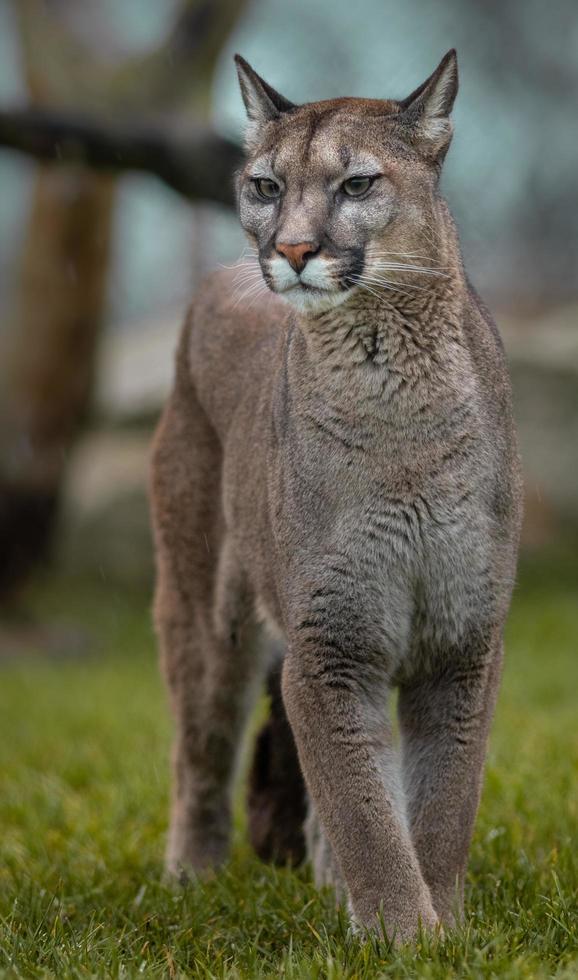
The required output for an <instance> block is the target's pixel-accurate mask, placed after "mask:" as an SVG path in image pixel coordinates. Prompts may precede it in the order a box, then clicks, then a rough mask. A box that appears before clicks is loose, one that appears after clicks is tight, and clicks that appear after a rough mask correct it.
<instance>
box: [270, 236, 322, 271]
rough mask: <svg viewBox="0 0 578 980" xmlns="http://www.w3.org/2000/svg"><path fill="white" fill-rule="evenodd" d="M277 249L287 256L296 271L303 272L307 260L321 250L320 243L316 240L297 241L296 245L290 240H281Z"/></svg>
mask: <svg viewBox="0 0 578 980" xmlns="http://www.w3.org/2000/svg"><path fill="white" fill-rule="evenodd" d="M275 249H276V251H277V252H279V253H280V255H284V256H285V258H286V259H287V261H288V263H289V265H290V266H291V268H292V269H295V272H302V270H303V269H304V268H305V265H306V263H307V260H308V259H310V258H311V257H312V256H313V255H315V254H316V252H318V251H319V245H317V244H316V243H315V242H297V244H295V245H293V244H290V243H289V242H279V243H278V244H277V245H276V246H275Z"/></svg>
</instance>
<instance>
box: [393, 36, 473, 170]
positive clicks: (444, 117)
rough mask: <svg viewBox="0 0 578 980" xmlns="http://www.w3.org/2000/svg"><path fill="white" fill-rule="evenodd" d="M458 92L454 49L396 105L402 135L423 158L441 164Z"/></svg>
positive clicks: (445, 151)
mask: <svg viewBox="0 0 578 980" xmlns="http://www.w3.org/2000/svg"><path fill="white" fill-rule="evenodd" d="M457 93H458V59H457V55H456V52H455V50H454V49H453V48H452V49H451V51H448V53H447V54H446V55H445V56H444V57H443V58H442V60H441V61H440V63H439V65H438V67H437V68H436V70H435V71H434V73H433V75H430V77H429V78H427V79H426V80H425V82H423V84H422V85H420V86H419V88H416V90H415V92H412V93H411V95H409V96H408V97H407V99H404V100H403V102H400V104H399V105H400V111H399V116H398V120H399V122H400V124H401V125H402V126H403V133H404V135H405V137H406V139H408V140H409V141H410V142H411V143H412V144H413V145H414V146H415V147H416V149H418V150H419V152H420V153H421V154H422V155H423V156H425V157H426V159H428V160H431V161H432V162H434V163H436V164H438V165H441V163H442V161H443V159H444V157H445V155H446V153H447V150H448V147H449V145H450V140H451V138H452V131H453V127H452V124H451V121H450V118H449V115H450V112H451V111H452V106H453V104H454V100H455V97H456V95H457Z"/></svg>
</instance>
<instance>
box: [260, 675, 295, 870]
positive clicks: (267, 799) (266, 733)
mask: <svg viewBox="0 0 578 980" xmlns="http://www.w3.org/2000/svg"><path fill="white" fill-rule="evenodd" d="M281 669H282V661H281V657H280V656H279V657H277V658H276V659H275V662H274V663H273V665H272V666H271V668H270V669H269V672H268V675H267V693H268V695H269V698H270V703H271V706H270V714H269V718H268V719H267V721H266V722H265V724H264V725H263V727H262V728H261V730H260V731H259V733H258V735H257V739H256V742H255V753H254V757H253V764H252V767H251V771H250V775H249V795H248V809H249V836H250V839H251V843H252V845H253V847H254V849H255V851H256V852H257V854H258V855H259V857H260V858H261V859H262V860H263V861H274V862H276V863H277V864H293V865H295V864H300V863H301V862H302V861H303V859H304V857H305V835H304V822H305V817H306V812H307V800H306V792H305V783H304V780H303V776H302V774H301V767H300V765H299V759H298V756H297V748H296V746H295V739H294V738H293V732H292V731H291V727H290V725H289V721H288V720H287V715H286V713H285V707H284V705H283V699H282V696H281Z"/></svg>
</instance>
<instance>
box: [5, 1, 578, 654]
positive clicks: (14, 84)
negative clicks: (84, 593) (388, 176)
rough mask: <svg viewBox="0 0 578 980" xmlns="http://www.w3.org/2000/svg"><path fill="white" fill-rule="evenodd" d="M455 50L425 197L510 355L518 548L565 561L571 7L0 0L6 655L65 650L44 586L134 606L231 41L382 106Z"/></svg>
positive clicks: (572, 478) (228, 220) (225, 182)
mask: <svg viewBox="0 0 578 980" xmlns="http://www.w3.org/2000/svg"><path fill="white" fill-rule="evenodd" d="M452 46H455V47H456V48H457V50H458V57H459V63H460V94H459V97H458V101H457V106H456V109H455V113H454V119H455V137H454V141H453V145H452V148H451V150H450V153H449V156H448V158H447V161H446V165H445V172H444V175H443V185H444V192H445V194H446V196H447V197H448V199H449V202H450V205H451V207H452V210H453V212H454V214H455V216H456V218H457V221H458V226H459V228H460V231H461V237H462V244H463V248H464V251H465V255H466V263H467V266H468V269H469V272H470V275H471V278H472V280H473V282H474V284H475V285H476V287H477V288H478V289H479V291H480V292H481V294H482V296H483V297H484V299H485V300H486V302H487V303H488V305H489V306H490V307H491V308H492V310H493V311H494V313H495V315H496V318H497V320H498V323H499V326H500V329H501V331H502V334H503V336H504V339H505V343H506V347H507V350H508V354H509V358H510V363H511V370H512V376H513V383H514V393H515V406H516V414H517V419H518V424H519V430H520V437H521V444H522V453H523V460H524V469H525V476H526V522H525V527H524V541H523V547H524V554H525V555H529V556H531V557H532V558H533V560H536V561H538V562H539V561H540V556H541V555H543V554H551V553H552V552H555V551H556V550H557V549H558V550H563V551H564V552H565V553H566V554H569V555H571V556H573V554H574V550H573V549H574V547H575V543H576V542H577V541H578V493H577V482H578V322H577V321H578V179H577V174H578V138H577V135H578V134H577V117H576V105H577V96H578V7H577V6H576V3H575V0H559V2H558V3H557V4H556V16H555V17H553V16H552V12H551V11H550V9H549V8H548V5H545V4H543V3H541V2H539V0H484V2H483V3H482V2H480V0H439V2H436V3H429V2H424V0H403V2H401V0H362V2H359V3H356V4H352V3H351V2H350V0H318V2H316V3H311V2H310V0H291V3H287V2H286V0H247V2H244V0H164V2H163V3H158V2H157V0H123V3H122V4H120V3H115V2H113V0H100V2H97V3H95V2H94V0H13V2H10V0H0V609H1V610H2V612H1V617H0V618H1V621H2V623H3V626H2V631H1V632H0V640H1V641H2V645H3V648H4V652H8V653H11V652H14V651H16V650H20V649H28V647H30V645H33V646H37V647H38V646H40V647H42V646H43V645H44V646H45V647H46V649H47V650H51V649H52V650H53V652H55V653H58V654H60V653H63V652H66V650H67V649H68V648H70V650H71V651H72V652H75V651H76V650H77V649H80V648H82V647H83V643H84V640H82V639H80V640H79V638H78V636H77V634H76V633H75V631H74V629H72V630H71V629H68V632H66V631H64V632H63V631H62V630H61V631H60V633H58V634H57V636H56V638H55V636H54V635H53V634H49V633H42V623H38V622H34V621H33V620H31V618H30V611H29V610H30V608H31V605H32V606H33V605H34V603H32V604H31V603H30V602H29V595H30V594H31V593H30V590H31V589H32V591H33V590H34V588H35V585H34V583H36V582H38V581H41V582H43V583H44V586H43V587H46V583H47V582H48V583H49V587H51V585H50V583H57V584H58V583H60V586H59V587H60V588H64V587H65V588H66V590H68V592H69V595H70V596H72V595H73V593H74V589H75V588H80V587H81V586H80V583H84V584H85V585H86V583H90V582H91V581H97V580H98V583H99V585H98V588H99V592H98V595H99V597H100V601H102V597H103V596H108V597H109V600H110V602H113V601H117V599H118V596H119V595H122V594H124V593H123V590H139V591H140V592H141V594H143V595H144V596H145V597H148V596H149V595H150V590H151V583H152V575H153V570H152V550H151V543H150V535H149V524H148V515H147V505H146V471H147V456H148V447H149V443H150V436H151V431H152V428H153V426H154V423H155V421H156V419H157V417H158V414H159V410H160V407H161V405H162V402H163V399H164V397H165V396H166V393H167V391H168V388H169V385H170V380H171V374H172V356H173V350H174V346H175V341H176V336H177V332H178V330H179V326H180V323H181V320H182V316H183V312H184V310H185V307H186V305H187V302H188V300H189V297H190V295H191V292H192V290H193V289H194V287H195V284H196V283H197V281H198V280H199V277H201V276H202V275H203V274H204V273H206V272H207V271H208V270H210V269H212V268H214V267H215V266H216V265H217V264H218V263H229V262H234V261H235V260H236V259H237V258H238V257H239V255H240V253H241V250H242V247H243V240H242V236H241V233H240V229H239V227H238V224H237V220H236V218H235V214H234V211H233V209H232V203H233V201H232V183H231V177H230V175H231V173H232V171H233V170H234V168H235V166H236V165H237V163H238V161H239V159H240V150H239V140H240V134H241V130H242V125H243V116H244V113H243V108H242V103H241V99H240V96H239V92H238V87H237V82H236V76H235V71H234V66H233V61H232V55H233V53H234V52H235V51H240V52H241V53H242V54H243V55H244V56H245V57H246V58H247V59H248V60H249V61H250V62H251V63H252V64H253V65H254V67H255V68H256V69H257V70H258V71H259V72H260V73H261V74H263V75H264V77H265V78H266V79H267V80H268V81H269V82H271V84H273V85H274V86H275V87H276V88H278V89H279V90H280V91H281V92H282V93H283V94H285V95H286V96H287V97H288V98H290V99H291V100H293V101H305V100H309V99H320V98H329V97H332V96H337V95H363V96H375V97H381V96H383V97H400V98H401V97H404V96H405V95H407V94H409V92H410V91H411V90H412V89H413V88H415V87H416V86H417V85H418V84H419V83H420V82H421V81H422V80H423V79H424V78H425V77H426V76H427V75H428V74H429V73H430V72H431V71H432V70H433V69H434V67H435V66H436V65H437V63H438V62H439V60H440V58H441V57H442V55H443V54H444V53H445V52H446V51H447V50H448V48H450V47H452ZM544 567H546V566H544ZM548 567H550V566H548ZM62 583H65V586H64V585H62ZM54 587H55V588H56V585H55V586H54ZM113 597H114V598H113ZM80 618H81V619H82V617H80ZM69 625H70V624H69ZM39 631H40V632H39ZM79 645H80V646H79Z"/></svg>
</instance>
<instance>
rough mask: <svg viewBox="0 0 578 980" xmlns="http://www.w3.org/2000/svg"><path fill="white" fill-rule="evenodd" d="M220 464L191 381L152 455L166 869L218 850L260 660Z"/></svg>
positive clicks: (226, 830) (181, 868) (202, 861)
mask: <svg viewBox="0 0 578 980" xmlns="http://www.w3.org/2000/svg"><path fill="white" fill-rule="evenodd" d="M220 467H221V452H220V447H219V444H218V442H217V439H216V437H215V435H214V433H213V432H212V429H211V427H210V425H209V423H208V421H207V419H206V416H205V415H204V413H203V411H202V408H201V406H200V405H199V404H198V403H197V402H196V399H195V397H194V392H193V391H192V390H191V391H189V392H187V397H186V399H185V398H184V397H182V398H181V399H174V400H173V401H172V402H171V403H169V406H168V408H167V410H166V411H165V415H164V417H163V420H162V422H161V425H160V427H159V431H158V433H157V438H156V443H155V448H154V453H153V464H152V512H153V521H154V528H155V541H156V552H157V587H156V595H155V622H156V629H157V633H158V636H159V641H160V648H161V663H162V667H163V671H164V674H165V677H166V680H167V686H168V689H169V694H170V700H171V706H172V709H173V715H174V720H175V742H174V750H173V787H172V806H171V818H170V828H169V837H168V846H167V858H166V863H167V869H168V871H169V872H171V873H174V874H177V875H180V874H181V873H182V872H185V873H186V872H190V871H193V872H198V871H202V870H203V869H205V868H209V867H212V866H215V865H217V864H219V863H221V862H222V861H223V860H224V858H225V857H226V856H227V853H228V847H229V838H230V831H231V795H232V782H233V777H234V773H235V763H236V760H237V758H238V753H239V745H240V743H241V739H242V735H243V729H244V725H245V721H246V718H247V713H248V710H249V707H250V703H251V698H250V694H251V693H252V692H253V691H255V689H256V682H257V680H258V676H259V672H260V660H259V657H258V655H257V652H256V650H255V648H254V645H253V643H252V640H253V639H254V637H253V620H252V603H251V601H250V597H249V596H248V595H247V594H246V588H245V585H244V581H243V576H242V574H241V572H240V569H239V567H238V565H237V562H236V560H235V556H234V554H233V551H232V549H231V547H230V543H229V542H228V539H227V536H226V532H225V529H224V522H223V517H222V514H221V512H220V508H221V503H220V493H219V481H220Z"/></svg>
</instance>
